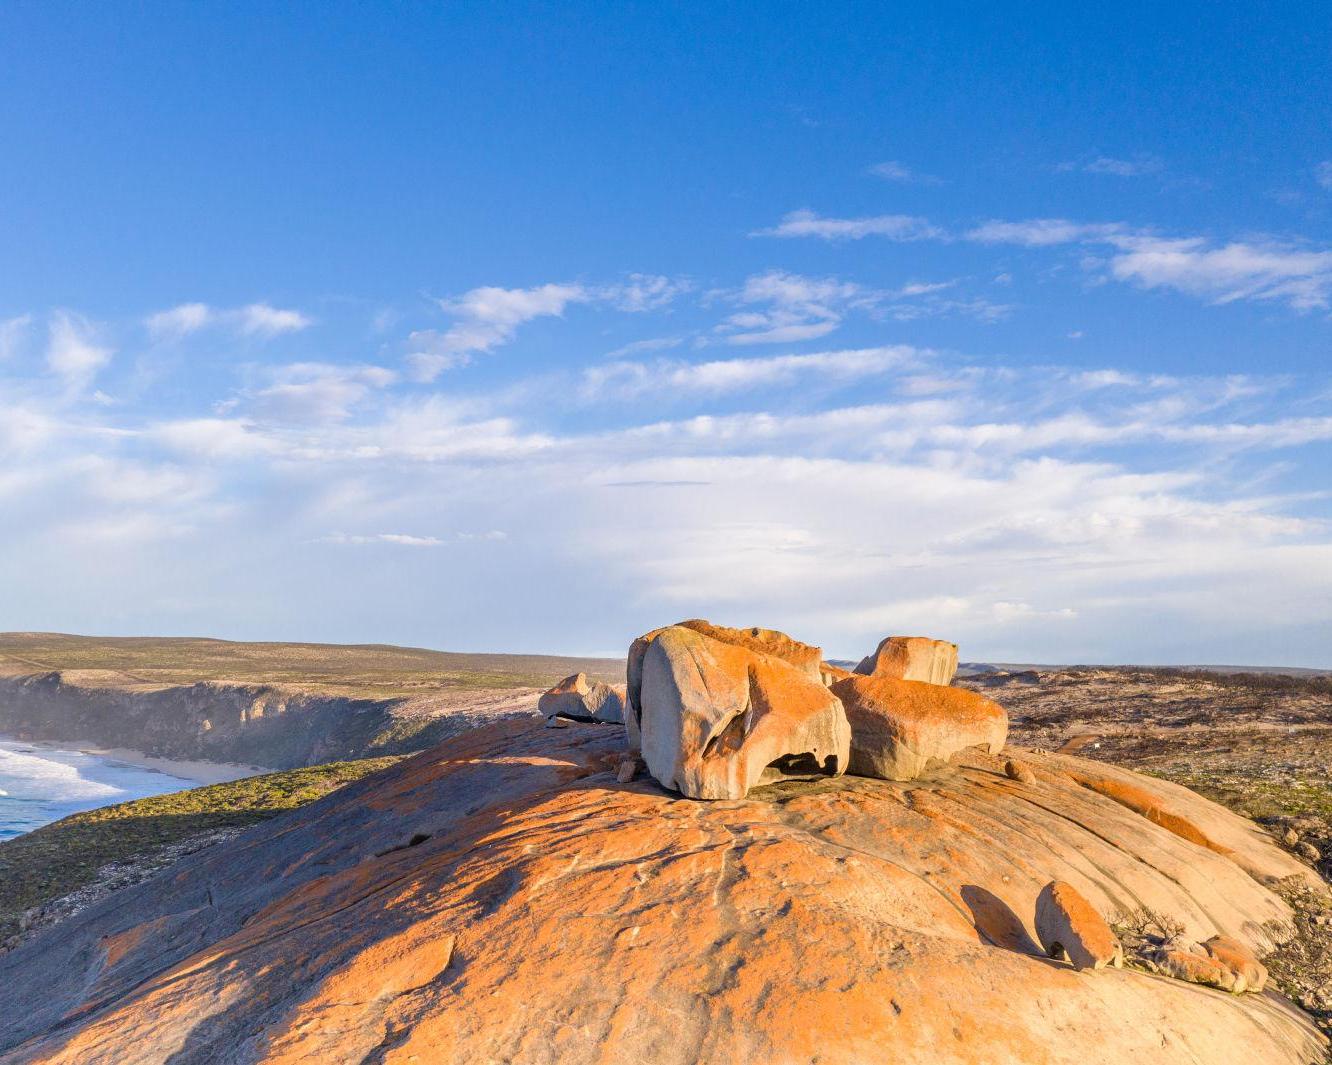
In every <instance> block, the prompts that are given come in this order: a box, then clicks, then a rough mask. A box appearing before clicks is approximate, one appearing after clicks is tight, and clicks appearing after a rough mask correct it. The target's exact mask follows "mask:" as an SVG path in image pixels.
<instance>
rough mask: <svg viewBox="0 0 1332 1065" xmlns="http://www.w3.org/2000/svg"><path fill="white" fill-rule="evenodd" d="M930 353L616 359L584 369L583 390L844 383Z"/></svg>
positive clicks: (619, 393) (685, 391) (900, 349)
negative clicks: (648, 361) (649, 361)
mask: <svg viewBox="0 0 1332 1065" xmlns="http://www.w3.org/2000/svg"><path fill="white" fill-rule="evenodd" d="M926 354H927V353H924V352H921V351H920V350H919V349H917V348H912V347H908V346H906V345H896V346H893V347H882V348H863V349H859V350H848V351H823V352H815V353H811V354H808V355H775V356H771V357H768V358H754V359H716V360H713V361H710V362H699V363H686V362H679V361H661V362H658V363H656V364H653V365H648V364H645V363H641V362H627V361H625V362H616V363H612V364H610V365H607V366H593V367H589V368H588V369H587V370H584V371H583V394H584V395H585V396H586V397H588V398H602V397H605V396H616V397H619V398H622V399H627V398H632V397H634V396H640V395H643V394H645V393H650V394H652V395H655V396H660V395H666V394H671V395H696V394H705V395H722V394H726V393H731V392H739V391H749V390H752V389H759V388H774V387H780V386H783V385H790V384H794V383H795V382H796V381H799V380H802V379H806V378H813V379H815V381H817V382H818V383H826V384H840V383H845V382H847V381H853V380H858V379H860V378H863V377H869V376H874V375H876V374H883V373H887V372H888V371H890V370H897V369H901V368H902V367H903V366H904V365H906V364H907V363H909V362H912V361H916V360H919V359H921V358H923V357H925V356H926Z"/></svg>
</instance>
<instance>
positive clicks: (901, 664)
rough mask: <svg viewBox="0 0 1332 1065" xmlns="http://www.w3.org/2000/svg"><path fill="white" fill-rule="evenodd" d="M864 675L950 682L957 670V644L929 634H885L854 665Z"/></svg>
mask: <svg viewBox="0 0 1332 1065" xmlns="http://www.w3.org/2000/svg"><path fill="white" fill-rule="evenodd" d="M855 672H856V673H860V674H862V675H864V676H867V677H895V678H896V679H898V680H918V681H921V682H923V683H925V684H951V683H952V682H953V677H954V676H955V675H956V674H957V644H955V643H949V642H947V641H946V640H932V639H930V638H929V637H928V636H888V637H886V638H885V639H883V640H882V641H880V643H879V646H878V647H876V648H875V649H874V653H873V654H870V655H866V656H865V657H864V658H862V659H861V660H860V664H859V665H858V666H856V668H855Z"/></svg>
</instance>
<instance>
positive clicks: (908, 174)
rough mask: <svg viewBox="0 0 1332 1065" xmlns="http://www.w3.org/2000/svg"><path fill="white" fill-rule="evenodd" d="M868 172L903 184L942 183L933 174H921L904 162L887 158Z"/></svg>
mask: <svg viewBox="0 0 1332 1065" xmlns="http://www.w3.org/2000/svg"><path fill="white" fill-rule="evenodd" d="M869 172H870V173H871V174H873V175H874V176H875V177H880V178H883V179H884V180H885V181H896V182H899V183H900V184H903V185H942V184H943V181H942V179H940V178H937V177H935V176H934V175H933V174H922V173H921V172H920V171H919V170H913V169H912V168H911V167H909V166H907V165H906V164H905V163H899V162H897V161H896V160H894V159H889V160H887V161H885V162H882V163H875V164H874V165H873V166H872V167H870V168H869Z"/></svg>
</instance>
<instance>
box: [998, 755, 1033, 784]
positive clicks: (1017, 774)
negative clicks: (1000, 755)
mask: <svg viewBox="0 0 1332 1065" xmlns="http://www.w3.org/2000/svg"><path fill="white" fill-rule="evenodd" d="M1004 773H1005V774H1007V776H1008V778H1009V779H1010V780H1016V781H1019V782H1020V783H1022V784H1035V783H1036V774H1035V773H1033V772H1032V771H1031V770H1030V769H1028V768H1027V767H1026V766H1025V765H1023V764H1022V763H1021V762H1019V761H1017V760H1016V759H1013V758H1010V759H1009V760H1008V763H1007V764H1006V765H1005V766H1004Z"/></svg>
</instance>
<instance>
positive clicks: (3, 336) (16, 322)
mask: <svg viewBox="0 0 1332 1065" xmlns="http://www.w3.org/2000/svg"><path fill="white" fill-rule="evenodd" d="M31 325H32V315H30V314H20V315H18V316H17V317H14V318H0V362H2V361H4V360H5V359H11V358H13V357H14V355H16V354H17V353H18V350H19V345H20V344H21V343H22V342H23V338H24V337H25V336H27V333H28V327H29V326H31Z"/></svg>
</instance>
